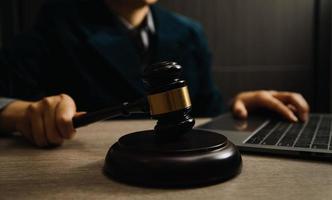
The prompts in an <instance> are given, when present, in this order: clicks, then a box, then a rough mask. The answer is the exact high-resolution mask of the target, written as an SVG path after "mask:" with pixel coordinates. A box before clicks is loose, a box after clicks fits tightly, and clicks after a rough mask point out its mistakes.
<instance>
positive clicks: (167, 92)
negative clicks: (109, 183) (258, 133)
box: [73, 62, 242, 188]
mask: <svg viewBox="0 0 332 200" xmlns="http://www.w3.org/2000/svg"><path fill="white" fill-rule="evenodd" d="M181 75H182V67H181V66H180V65H178V64H177V63H175V62H160V63H156V64H153V65H151V66H149V67H147V68H146V69H145V70H144V74H143V81H144V82H145V85H146V90H147V97H146V98H143V99H140V100H138V101H136V102H129V103H123V104H122V105H120V106H118V107H113V108H106V109H103V110H100V111H96V112H92V113H87V114H85V115H82V116H80V117H78V118H74V119H73V123H74V126H75V127H76V128H77V127H81V126H84V125H87V124H90V123H92V122H95V121H99V120H102V119H107V118H111V117H116V116H121V115H129V114H130V113H132V112H137V111H142V112H147V111H149V112H150V115H151V117H152V118H153V119H156V120H157V123H156V126H155V127H154V129H153V130H146V131H140V132H135V133H131V134H127V135H125V136H122V137H121V138H120V139H119V140H118V141H117V142H116V143H115V144H113V145H112V146H111V148H110V149H109V151H108V153H107V155H106V158H105V164H104V168H103V171H104V173H105V175H107V176H109V177H110V178H112V179H114V180H117V181H120V182H124V183H127V184H133V185H138V186H147V187H167V188H169V187H171V188H173V187H176V188H178V187H180V188H182V187H197V186H204V185H210V184H215V183H219V182H222V181H225V180H228V179H230V178H232V177H235V176H236V175H237V174H239V173H240V171H241V166H242V159H241V155H240V153H239V151H238V149H237V148H236V147H235V145H233V144H232V143H231V142H230V141H229V140H228V139H227V138H226V137H225V136H223V135H221V134H219V133H216V132H213V131H210V130H203V129H193V126H194V125H195V120H194V118H193V117H192V116H191V114H190V112H191V109H192V104H191V101H190V96H189V91H188V86H187V84H186V81H185V80H184V79H183V78H182V76H181Z"/></svg>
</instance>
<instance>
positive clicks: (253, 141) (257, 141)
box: [246, 121, 277, 144]
mask: <svg viewBox="0 0 332 200" xmlns="http://www.w3.org/2000/svg"><path fill="white" fill-rule="evenodd" d="M276 125H277V122H276V121H271V122H269V123H268V124H267V125H266V126H264V127H263V128H262V129H261V130H259V131H258V132H257V133H256V134H255V135H253V136H252V137H251V138H250V139H249V140H248V141H247V142H246V143H248V144H260V143H261V142H262V140H263V139H264V138H265V137H266V136H267V135H268V134H269V133H270V131H271V129H273V128H274V127H275V126H276Z"/></svg>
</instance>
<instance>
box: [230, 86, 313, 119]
mask: <svg viewBox="0 0 332 200" xmlns="http://www.w3.org/2000/svg"><path fill="white" fill-rule="evenodd" d="M257 108H267V109H269V110H271V111H275V112H277V113H279V114H280V115H281V116H282V117H284V118H285V119H287V120H289V121H291V122H298V121H299V119H300V120H301V121H307V120H308V115H309V110H310V108H309V105H308V103H307V102H306V100H305V99H304V98H303V96H302V95H301V94H298V93H293V92H279V91H267V90H261V91H248V92H242V93H239V94H238V95H237V96H236V97H235V99H234V101H233V104H232V110H233V113H234V115H235V116H236V117H239V118H242V119H245V118H247V117H248V112H249V111H252V110H255V109H257Z"/></svg>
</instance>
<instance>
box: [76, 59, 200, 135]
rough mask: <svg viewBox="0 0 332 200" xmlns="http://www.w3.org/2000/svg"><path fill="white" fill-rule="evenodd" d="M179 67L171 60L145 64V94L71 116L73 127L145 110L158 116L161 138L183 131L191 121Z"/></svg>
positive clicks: (187, 93)
mask: <svg viewBox="0 0 332 200" xmlns="http://www.w3.org/2000/svg"><path fill="white" fill-rule="evenodd" d="M181 74H182V67H181V66H180V65H178V64H176V63H175V62H160V63H156V64H154V65H151V66H150V67H148V68H146V69H145V71H144V75H143V81H144V82H145V85H146V88H147V91H148V95H147V98H142V99H139V100H137V101H134V102H124V103H122V104H121V105H119V106H115V107H110V108H105V109H101V110H98V111H95V112H91V113H87V114H84V115H81V116H79V117H75V118H73V124H74V127H75V128H79V127H82V126H85V125H88V124H91V123H94V122H97V121H101V120H105V119H110V118H115V117H119V116H128V115H130V114H131V113H139V112H143V113H145V112H149V111H150V115H151V117H152V118H153V119H156V120H158V121H157V125H156V127H155V131H156V133H157V134H158V135H160V136H164V138H165V139H166V138H171V137H174V138H176V136H179V135H181V134H184V133H186V132H188V131H189V130H191V129H192V127H193V126H194V125H195V120H194V118H193V117H192V116H191V115H190V111H191V106H192V105H191V101H190V96H189V91H188V86H187V84H186V82H185V81H184V80H183V79H181Z"/></svg>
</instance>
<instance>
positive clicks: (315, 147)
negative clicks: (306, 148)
mask: <svg viewBox="0 0 332 200" xmlns="http://www.w3.org/2000/svg"><path fill="white" fill-rule="evenodd" d="M327 147H328V145H327V144H313V145H312V146H311V148H312V149H327Z"/></svg>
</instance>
